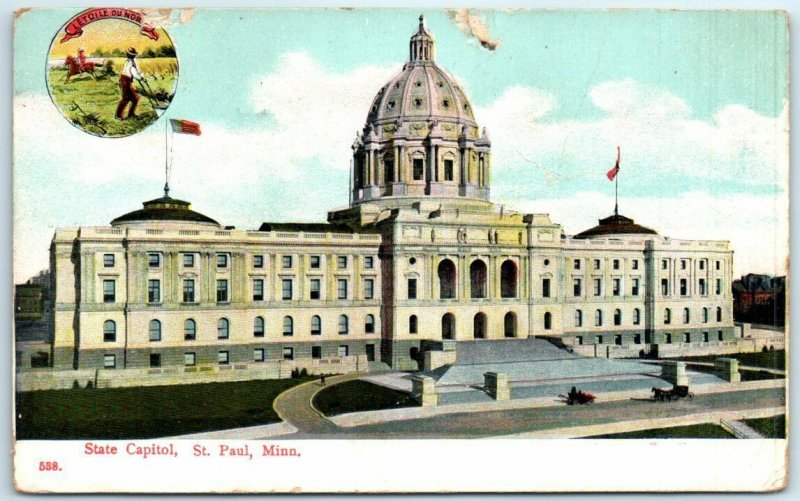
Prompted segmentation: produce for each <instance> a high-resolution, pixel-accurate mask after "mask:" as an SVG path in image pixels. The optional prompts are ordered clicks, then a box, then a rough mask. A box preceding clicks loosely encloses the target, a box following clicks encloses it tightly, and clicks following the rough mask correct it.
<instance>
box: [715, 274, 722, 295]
mask: <svg viewBox="0 0 800 501" xmlns="http://www.w3.org/2000/svg"><path fill="white" fill-rule="evenodd" d="M715 292H716V294H717V296H719V295H720V294H722V280H720V279H719V278H718V279H717V285H716V287H715Z"/></svg>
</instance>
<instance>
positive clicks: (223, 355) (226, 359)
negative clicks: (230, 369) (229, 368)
mask: <svg viewBox="0 0 800 501" xmlns="http://www.w3.org/2000/svg"><path fill="white" fill-rule="evenodd" d="M217 363H218V364H219V365H228V364H229V363H230V354H229V353H228V352H227V351H220V352H217Z"/></svg>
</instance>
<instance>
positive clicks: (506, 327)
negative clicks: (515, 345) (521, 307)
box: [503, 311, 517, 337]
mask: <svg viewBox="0 0 800 501" xmlns="http://www.w3.org/2000/svg"><path fill="white" fill-rule="evenodd" d="M503 334H504V335H505V337H517V316H516V315H515V314H514V312H513V311H509V312H508V313H506V316H505V317H504V318H503Z"/></svg>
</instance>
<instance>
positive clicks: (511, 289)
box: [500, 259, 517, 297]
mask: <svg viewBox="0 0 800 501" xmlns="http://www.w3.org/2000/svg"><path fill="white" fill-rule="evenodd" d="M500 297H517V265H516V263H514V261H512V260H510V259H507V260H506V261H503V264H502V265H500Z"/></svg>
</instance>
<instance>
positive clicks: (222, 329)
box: [217, 318, 231, 339]
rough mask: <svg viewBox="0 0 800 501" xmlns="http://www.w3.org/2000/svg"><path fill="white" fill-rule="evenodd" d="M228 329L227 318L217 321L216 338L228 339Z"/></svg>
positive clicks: (229, 324) (229, 325)
mask: <svg viewBox="0 0 800 501" xmlns="http://www.w3.org/2000/svg"><path fill="white" fill-rule="evenodd" d="M230 327H231V323H230V322H229V321H228V319H227V318H220V319H219V321H217V338H218V339H228V337H230V334H231V332H230Z"/></svg>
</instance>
